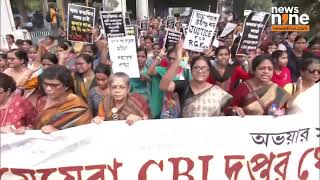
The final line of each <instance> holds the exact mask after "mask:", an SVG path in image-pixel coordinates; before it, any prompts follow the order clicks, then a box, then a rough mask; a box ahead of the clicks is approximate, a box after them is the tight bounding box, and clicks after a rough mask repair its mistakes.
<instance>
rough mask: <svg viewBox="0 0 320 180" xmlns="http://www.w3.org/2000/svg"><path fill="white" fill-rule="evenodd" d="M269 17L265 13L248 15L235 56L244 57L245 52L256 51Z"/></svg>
mask: <svg viewBox="0 0 320 180" xmlns="http://www.w3.org/2000/svg"><path fill="white" fill-rule="evenodd" d="M269 17H270V14H269V13H265V12H251V13H250V14H249V16H248V17H247V19H246V22H245V24H244V25H245V26H244V30H243V34H242V37H241V40H240V42H239V46H238V49H237V55H238V54H239V55H244V54H247V51H250V50H256V49H257V47H258V46H259V42H260V38H261V35H262V32H263V30H264V28H265V26H266V23H267V21H268V19H269Z"/></svg>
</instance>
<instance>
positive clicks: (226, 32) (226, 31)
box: [220, 22, 237, 38]
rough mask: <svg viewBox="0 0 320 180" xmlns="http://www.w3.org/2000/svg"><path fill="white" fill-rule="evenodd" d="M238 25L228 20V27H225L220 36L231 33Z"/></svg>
mask: <svg viewBox="0 0 320 180" xmlns="http://www.w3.org/2000/svg"><path fill="white" fill-rule="evenodd" d="M236 27H237V24H234V23H230V22H228V23H227V25H226V27H225V28H224V29H223V31H222V33H221V34H220V38H223V37H226V36H227V35H228V34H230V33H231V32H232V31H233V30H235V29H236Z"/></svg>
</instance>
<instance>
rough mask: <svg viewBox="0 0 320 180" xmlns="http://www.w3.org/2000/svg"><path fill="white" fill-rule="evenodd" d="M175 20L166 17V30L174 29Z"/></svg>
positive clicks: (171, 17)
mask: <svg viewBox="0 0 320 180" xmlns="http://www.w3.org/2000/svg"><path fill="white" fill-rule="evenodd" d="M175 22H176V18H175V17H173V16H168V17H167V21H166V28H167V29H174V27H175Z"/></svg>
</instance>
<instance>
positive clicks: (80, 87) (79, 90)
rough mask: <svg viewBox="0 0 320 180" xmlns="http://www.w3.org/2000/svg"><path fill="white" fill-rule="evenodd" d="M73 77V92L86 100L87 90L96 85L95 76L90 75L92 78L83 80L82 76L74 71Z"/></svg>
mask: <svg viewBox="0 0 320 180" xmlns="http://www.w3.org/2000/svg"><path fill="white" fill-rule="evenodd" d="M73 78H74V90H75V94H76V95H78V96H79V97H81V98H82V99H83V100H85V101H87V98H88V95H89V90H90V89H91V88H93V87H95V86H96V85H97V83H96V81H95V78H94V77H92V79H88V81H86V82H84V80H83V76H82V75H81V74H78V73H75V74H74V75H73Z"/></svg>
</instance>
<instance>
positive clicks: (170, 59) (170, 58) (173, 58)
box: [168, 57, 176, 61]
mask: <svg viewBox="0 0 320 180" xmlns="http://www.w3.org/2000/svg"><path fill="white" fill-rule="evenodd" d="M175 59H176V58H175V57H168V60H169V61H173V60H175Z"/></svg>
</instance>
